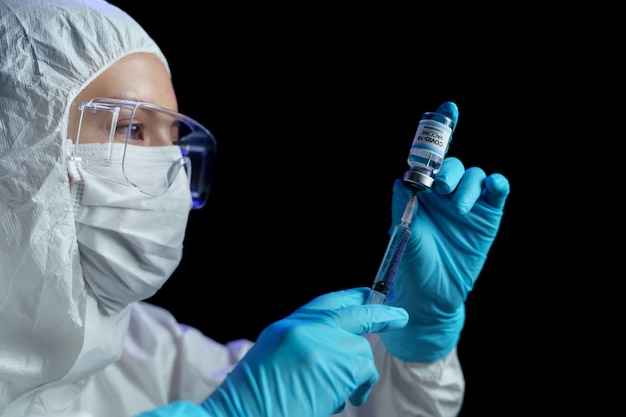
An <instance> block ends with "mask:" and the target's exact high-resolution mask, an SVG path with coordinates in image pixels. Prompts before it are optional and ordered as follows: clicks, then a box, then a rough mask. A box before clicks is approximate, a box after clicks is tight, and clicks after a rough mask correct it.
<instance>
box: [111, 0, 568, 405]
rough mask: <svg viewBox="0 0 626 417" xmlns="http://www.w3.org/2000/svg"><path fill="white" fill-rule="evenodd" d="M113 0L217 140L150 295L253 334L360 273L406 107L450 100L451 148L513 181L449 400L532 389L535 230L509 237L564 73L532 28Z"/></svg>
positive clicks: (189, 317)
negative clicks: (178, 256)
mask: <svg viewBox="0 0 626 417" xmlns="http://www.w3.org/2000/svg"><path fill="white" fill-rule="evenodd" d="M113 3H114V4H118V5H121V6H122V7H123V8H124V9H125V10H126V11H128V12H129V13H130V14H131V15H132V16H134V17H135V18H136V19H137V20H138V21H139V22H140V23H141V24H142V25H143V26H144V27H145V28H146V30H147V31H148V32H149V33H150V34H151V35H152V36H153V37H154V39H155V40H156V41H157V42H158V43H159V44H160V45H161V47H162V49H163V51H164V53H165V55H166V56H167V57H168V59H169V61H170V66H171V70H172V74H173V80H174V85H175V88H176V91H177V95H178V101H179V109H180V111H181V112H182V113H185V114H187V115H189V116H191V117H193V118H194V119H196V120H198V121H200V122H201V123H203V124H204V125H205V126H206V127H208V128H209V129H210V130H211V131H212V132H213V134H214V135H215V137H216V138H217V141H218V160H217V164H216V168H215V178H214V182H213V188H212V190H211V197H210V199H209V202H208V203H207V205H206V207H205V208H204V209H202V210H200V211H194V212H192V213H191V217H190V221H189V228H188V233H187V238H186V243H185V254H184V259H183V261H182V263H181V265H180V267H179V268H178V270H177V271H176V272H175V274H174V276H173V277H172V278H171V279H170V280H169V281H168V282H167V283H166V284H165V285H164V287H163V288H162V290H161V291H160V292H159V293H158V294H157V295H156V296H154V297H153V298H152V299H151V300H150V301H152V302H154V303H156V304H159V305H162V306H164V307H166V308H168V309H169V310H171V311H172V312H173V313H174V314H175V316H176V317H177V318H178V320H179V321H181V322H184V323H187V324H190V325H193V326H195V327H197V328H199V329H200V330H202V331H203V332H205V333H206V334H207V335H208V336H210V337H212V338H214V339H216V340H218V341H220V342H227V341H229V340H232V339H236V338H249V339H255V338H256V336H257V335H258V333H259V332H260V331H261V330H262V329H263V328H264V327H265V326H267V325H268V324H269V323H271V322H272V321H275V320H278V319H280V318H282V317H284V316H286V315H288V314H289V313H291V312H292V311H293V310H294V309H296V308H297V307H299V306H301V305H302V304H304V303H306V302H308V301H309V300H310V299H312V298H313V297H315V296H317V295H319V294H322V293H325V292H329V291H334V290H337V289H342V288H347V287H353V286H369V285H371V282H372V279H373V277H374V275H375V273H376V270H377V268H378V264H379V262H380V260H381V257H382V255H383V252H384V249H385V247H386V245H387V242H388V234H387V229H388V227H389V225H390V224H389V222H390V200H391V189H392V185H393V181H394V180H395V179H396V178H398V177H399V176H401V175H402V173H403V172H404V171H405V170H406V169H407V165H406V157H407V155H408V149H409V146H410V144H411V141H412V139H413V134H414V132H415V129H416V126H417V122H418V120H419V118H420V117H421V114H422V113H423V112H425V111H433V110H435V109H436V108H437V106H438V105H439V104H440V103H441V102H443V101H454V102H456V104H457V105H458V107H459V111H460V117H459V122H458V125H457V129H456V132H455V135H454V139H453V141H452V144H451V146H450V151H449V153H448V155H449V156H457V157H459V158H460V159H461V160H462V161H463V162H464V163H465V164H466V166H473V165H478V166H481V167H482V168H484V169H485V171H487V173H493V172H499V173H502V174H504V175H505V176H507V177H508V178H509V180H510V182H511V190H512V191H511V195H510V197H509V200H508V202H507V206H506V208H505V215H504V217H503V221H502V225H501V230H500V233H499V235H498V237H497V239H496V241H495V243H494V245H493V247H492V250H491V252H490V254H489V258H488V259H487V262H486V264H485V267H484V269H483V272H482V274H481V276H480V278H479V280H478V281H477V283H476V285H475V287H474V290H473V291H472V292H471V293H470V294H469V297H468V300H467V303H466V306H467V320H466V325H465V328H464V330H463V333H462V337H461V341H460V344H459V356H460V358H461V362H462V366H463V369H464V372H465V377H466V382H467V392H466V398H465V404H464V407H463V411H462V413H461V415H462V416H470V415H481V416H485V415H508V414H509V411H510V410H511V409H515V410H517V411H519V410H520V409H521V408H523V407H532V406H531V404H532V403H536V402H538V401H540V397H541V396H538V395H537V394H538V392H539V390H540V389H541V388H540V387H541V386H542V385H543V384H544V381H543V379H544V378H543V376H537V375H535V376H532V377H531V379H533V380H534V383H533V386H532V387H528V386H527V385H526V383H525V382H523V381H525V380H527V378H528V377H529V375H528V373H529V372H533V370H534V365H533V364H532V359H531V358H532V357H533V356H534V354H535V353H534V352H535V350H536V349H537V348H536V345H535V343H536V340H537V334H536V332H537V328H538V327H537V323H536V321H537V310H536V309H537V308H538V305H539V303H540V302H541V301H542V297H543V296H544V292H543V291H541V290H538V288H542V287H544V288H545V282H543V280H544V279H545V275H542V274H541V272H540V271H539V269H540V268H539V267H538V265H540V264H542V263H541V260H540V259H539V258H540V257H542V256H544V254H545V251H544V248H542V247H541V246H540V245H541V244H542V243H541V239H539V238H537V236H534V237H535V240H538V241H539V243H537V242H536V241H535V242H534V244H533V248H529V247H528V246H525V244H524V243H523V242H526V241H528V239H529V238H532V237H533V235H535V234H536V232H533V231H532V229H531V228H532V227H533V221H532V219H533V218H534V217H535V215H534V213H533V212H534V211H535V210H542V211H544V210H546V208H548V209H549V207H545V206H544V207H535V206H534V205H533V204H531V203H530V200H531V196H530V193H529V191H530V190H531V189H532V188H534V189H537V188H541V170H542V169H545V164H547V161H546V155H529V143H528V141H529V139H530V138H532V137H533V135H535V136H536V129H538V127H537V126H538V120H539V119H540V118H539V117H538V112H545V111H547V110H549V109H550V106H551V105H552V104H551V103H550V100H551V99H550V98H549V95H550V94H553V93H551V92H550V89H552V88H560V87H559V84H560V82H561V81H559V80H560V74H559V73H558V71H555V70H553V69H552V67H550V66H549V65H545V60H544V61H543V63H542V59H544V58H545V56H544V55H543V51H545V50H546V45H545V42H546V40H545V39H542V40H540V41H539V42H541V45H542V47H541V48H539V44H533V41H531V40H529V39H528V38H525V37H523V36H522V37H520V36H519V32H517V29H521V28H515V27H511V22H510V21H509V20H506V19H505V20H498V19H496V20H495V21H490V22H484V21H481V22H476V21H473V22H472V25H469V26H468V25H464V26H463V27H464V28H465V29H463V30H457V31H455V32H454V33H453V32H452V30H451V29H450V27H451V26H452V24H451V22H450V21H449V20H448V18H449V16H448V15H447V12H446V11H445V10H442V9H434V10H425V9H424V10H417V11H416V10H413V7H411V8H406V9H394V8H393V6H390V7H388V8H386V9H384V10H383V9H381V8H380V6H379V5H378V6H374V5H373V6H371V7H370V8H367V6H362V5H359V6H358V8H356V7H355V8H353V9H349V8H344V9H339V8H337V7H331V6H328V7H326V8H325V9H322V8H313V6H309V7H308V8H307V6H306V5H302V6H300V7H299V9H298V10H295V9H290V8H286V9H285V8H282V9H275V10H271V9H269V8H268V7H267V6H264V7H260V6H252V8H251V7H250V6H246V8H244V6H237V5H235V4H233V5H232V6H231V7H230V8H225V7H224V6H223V5H220V6H219V7H218V6H217V5H216V4H215V3H209V4H204V3H203V4H202V6H200V3H197V6H189V5H188V4H185V3H182V2H181V4H180V5H177V4H176V3H172V4H171V5H169V6H168V7H164V8H161V7H157V8H155V7H156V6H154V5H155V4H156V3H151V2H146V3H144V2H128V1H113ZM187 3H188V2H187ZM194 4H196V3H194ZM475 12H476V11H475ZM479 13H480V12H479ZM468 23H469V22H468ZM486 23H489V25H488V26H486ZM548 49H549V48H548ZM552 71H555V72H552ZM546 85H548V86H549V88H548V91H546V87H545V86H546ZM543 116H545V113H544V114H543ZM542 120H544V121H545V117H544V118H543V119H542ZM542 123H543V122H542ZM550 126H551V127H550V128H553V129H555V130H557V129H558V123H553V124H551V125H550ZM533 129H535V130H533ZM542 129H544V131H543V133H548V134H550V135H552V134H554V132H552V131H548V132H546V131H545V127H544V126H543V125H542ZM534 157H536V159H535V158H534ZM547 157H548V159H549V157H550V155H547ZM534 164H536V165H534ZM542 164H544V166H542ZM545 320H546V319H545V318H544V319H541V321H542V322H543V324H544V325H545ZM548 320H551V319H548Z"/></svg>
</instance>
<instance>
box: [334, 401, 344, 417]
mask: <svg viewBox="0 0 626 417" xmlns="http://www.w3.org/2000/svg"><path fill="white" fill-rule="evenodd" d="M346 408H348V403H347V402H345V401H344V402H343V403H342V404H341V405H340V406H339V407H337V409H336V410H335V412H334V413H333V414H339V413H342V412H344V411H346Z"/></svg>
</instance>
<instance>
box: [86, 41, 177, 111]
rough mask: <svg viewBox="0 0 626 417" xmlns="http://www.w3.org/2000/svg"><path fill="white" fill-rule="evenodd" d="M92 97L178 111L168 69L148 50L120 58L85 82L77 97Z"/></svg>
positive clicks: (87, 99) (88, 98)
mask: <svg viewBox="0 0 626 417" xmlns="http://www.w3.org/2000/svg"><path fill="white" fill-rule="evenodd" d="M95 97H108V98H118V99H123V100H132V101H143V102H148V103H153V104H157V105H159V106H162V107H165V108H167V109H170V110H174V111H177V110H178V104H177V101H176V94H175V92H174V87H173V85H172V81H171V79H170V76H169V73H168V71H167V68H166V67H165V65H163V62H161V60H160V59H159V58H158V57H156V56H155V55H153V54H148V53H136V54H131V55H128V56H126V57H124V58H122V59H120V60H119V61H118V62H116V63H115V64H113V65H112V66H111V67H110V68H109V69H107V70H106V71H104V72H103V73H102V74H100V75H99V76H98V77H97V78H96V79H95V80H93V81H92V82H91V83H90V84H89V85H87V87H85V88H84V89H83V90H82V91H81V92H80V93H79V94H78V95H77V96H76V100H77V101H89V100H91V99H92V98H95Z"/></svg>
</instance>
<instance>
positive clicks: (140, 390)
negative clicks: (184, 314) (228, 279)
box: [68, 303, 253, 417]
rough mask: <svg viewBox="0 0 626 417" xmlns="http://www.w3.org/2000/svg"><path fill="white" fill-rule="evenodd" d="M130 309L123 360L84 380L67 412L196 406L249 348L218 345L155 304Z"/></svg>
mask: <svg viewBox="0 0 626 417" xmlns="http://www.w3.org/2000/svg"><path fill="white" fill-rule="evenodd" d="M132 309H133V310H132V314H131V320H130V326H129V330H128V335H127V338H126V341H125V343H124V351H123V352H122V356H121V357H120V359H119V360H118V361H117V362H115V363H113V364H111V365H109V366H108V367H106V368H105V369H103V370H102V371H101V372H99V373H98V374H96V375H94V376H93V377H91V378H90V379H89V381H88V383H87V385H86V387H85V389H84V391H83V392H82V393H81V396H80V398H79V399H78V400H77V401H76V402H75V403H74V404H73V406H72V411H82V412H90V413H92V414H93V415H94V416H97V417H108V416H130V415H136V414H139V413H140V412H143V411H146V410H151V409H153V408H156V407H160V406H163V405H165V404H167V403H170V402H172V401H174V400H187V401H191V402H195V403H199V402H201V401H202V400H204V399H205V398H206V397H207V396H208V395H209V394H211V393H212V392H213V391H214V390H215V388H216V387H217V386H218V385H219V384H220V383H221V382H222V381H223V379H224V378H225V377H226V374H227V373H228V372H230V370H231V369H232V368H233V367H234V366H235V365H236V364H237V363H238V362H239V360H240V359H241V358H242V357H243V356H244V355H245V354H246V352H247V351H248V350H249V349H250V347H252V344H253V343H252V342H251V341H249V340H245V339H240V340H234V341H232V342H229V343H226V344H221V343H218V342H217V341H215V340H213V339H211V338H209V337H207V336H206V335H204V334H203V333H201V332H200V331H199V330H197V329H194V328H192V327H189V326H185V325H183V324H180V323H178V322H177V321H176V319H175V318H174V317H173V316H172V314H171V313H170V312H168V311H167V310H165V309H163V308H161V307H158V306H154V305H151V304H147V303H136V304H135V305H133V307H132ZM112 398H114V399H115V400H111V399H112ZM79 415H80V414H79ZM87 415H89V414H87ZM69 416H73V415H72V414H69V415H68V417H69Z"/></svg>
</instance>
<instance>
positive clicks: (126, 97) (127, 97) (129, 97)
mask: <svg viewBox="0 0 626 417" xmlns="http://www.w3.org/2000/svg"><path fill="white" fill-rule="evenodd" d="M109 98H114V99H117V100H124V101H138V102H141V103H145V102H146V101H145V100H142V99H141V98H139V97H137V96H134V95H132V94H120V95H116V96H111V97H109Z"/></svg>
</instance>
